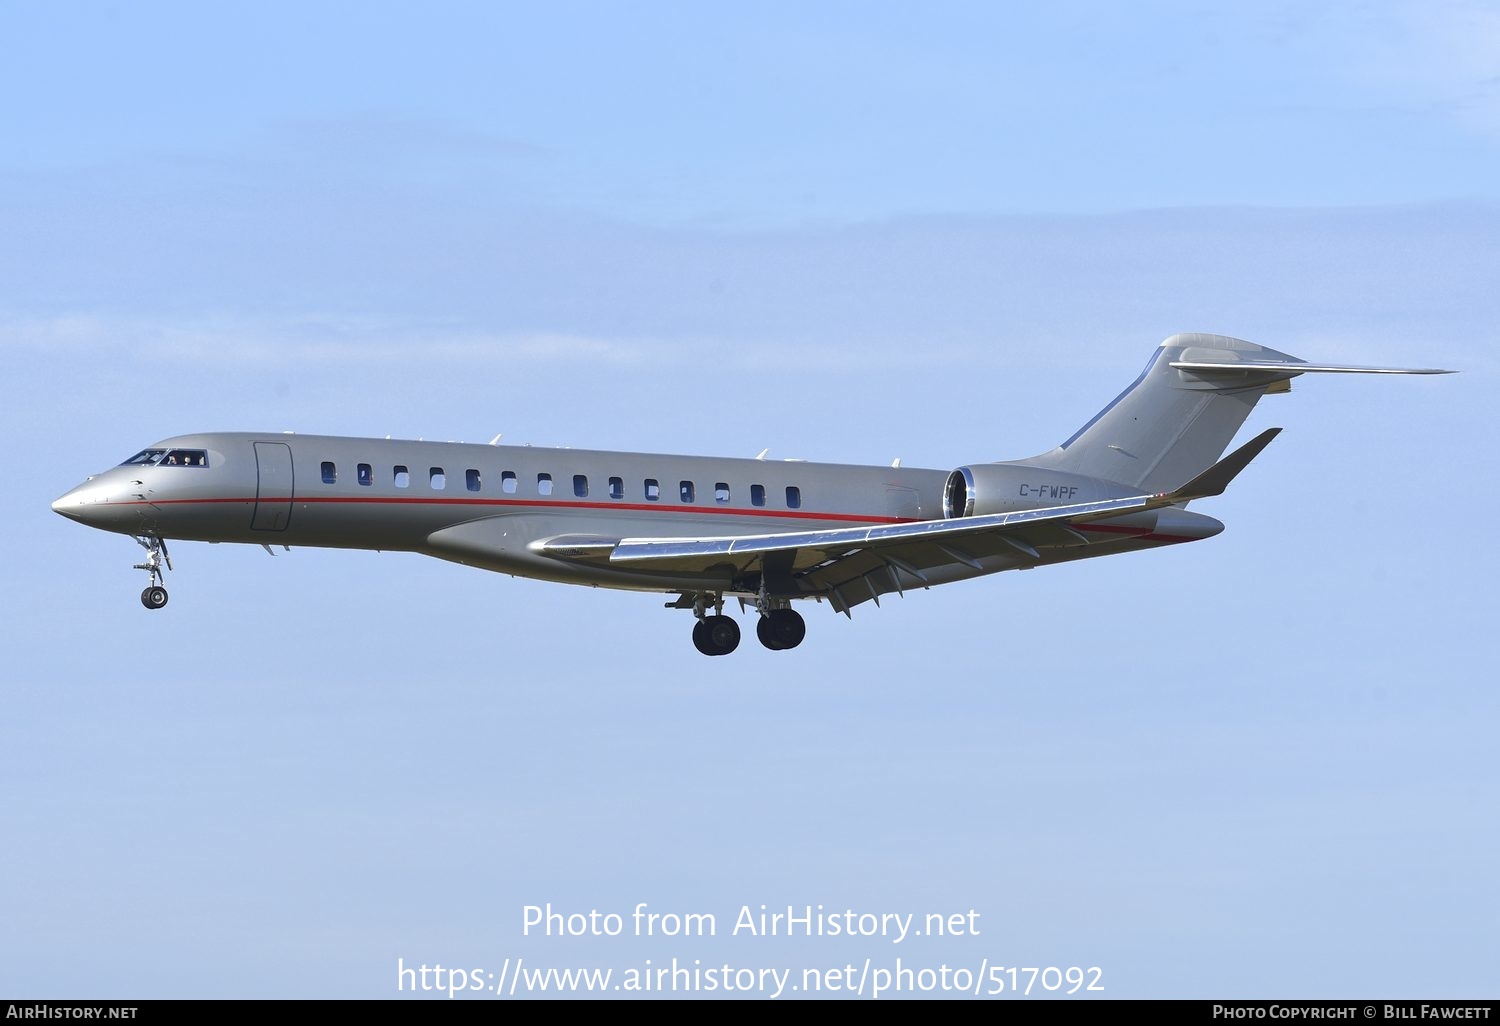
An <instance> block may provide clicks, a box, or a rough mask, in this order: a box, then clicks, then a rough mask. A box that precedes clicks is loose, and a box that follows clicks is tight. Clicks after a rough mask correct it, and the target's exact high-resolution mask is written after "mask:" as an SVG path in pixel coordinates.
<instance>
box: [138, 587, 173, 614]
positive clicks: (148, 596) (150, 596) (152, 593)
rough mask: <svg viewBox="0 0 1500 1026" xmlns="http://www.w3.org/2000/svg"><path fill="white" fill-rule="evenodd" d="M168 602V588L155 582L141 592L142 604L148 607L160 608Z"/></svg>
mask: <svg viewBox="0 0 1500 1026" xmlns="http://www.w3.org/2000/svg"><path fill="white" fill-rule="evenodd" d="M166 604H167V589H166V588H163V587H162V586H161V585H159V584H153V585H152V586H151V587H149V588H147V589H146V590H145V591H143V592H141V605H143V606H145V607H146V608H147V609H160V608H161V607H162V606H164V605H166Z"/></svg>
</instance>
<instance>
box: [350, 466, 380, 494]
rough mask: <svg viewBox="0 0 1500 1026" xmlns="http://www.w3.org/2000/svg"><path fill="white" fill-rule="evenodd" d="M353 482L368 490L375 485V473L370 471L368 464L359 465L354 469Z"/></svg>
mask: <svg viewBox="0 0 1500 1026" xmlns="http://www.w3.org/2000/svg"><path fill="white" fill-rule="evenodd" d="M354 480H356V481H358V482H359V483H360V484H362V485H364V486H365V487H367V488H368V487H369V486H370V485H372V484H374V483H375V471H374V470H372V469H370V465H369V464H368V463H361V464H360V465H359V466H357V467H355V468H354Z"/></svg>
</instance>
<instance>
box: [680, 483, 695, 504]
mask: <svg viewBox="0 0 1500 1026" xmlns="http://www.w3.org/2000/svg"><path fill="white" fill-rule="evenodd" d="M695 494H696V491H695V489H694V488H693V482H691V481H679V482H678V484H677V497H678V498H680V499H681V500H682V501H683V502H692V501H693V496H694V495H695Z"/></svg>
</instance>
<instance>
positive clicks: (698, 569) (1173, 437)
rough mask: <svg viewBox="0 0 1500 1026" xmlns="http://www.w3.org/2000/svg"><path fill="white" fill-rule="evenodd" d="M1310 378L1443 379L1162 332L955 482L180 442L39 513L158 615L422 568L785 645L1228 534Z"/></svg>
mask: <svg viewBox="0 0 1500 1026" xmlns="http://www.w3.org/2000/svg"><path fill="white" fill-rule="evenodd" d="M1312 373H1373V374H1446V373H1450V372H1449V371H1443V370H1437V369H1414V368H1397V367H1359V366H1347V365H1339V364H1313V363H1308V362H1306V361H1303V360H1299V359H1297V358H1296V357H1292V356H1288V355H1286V354H1285V353H1280V352H1277V351H1276V350H1273V349H1268V348H1265V347H1263V346H1259V345H1255V344H1254V343H1251V342H1245V341H1242V340H1240V339H1234V338H1229V337H1226V336H1222V335H1208V334H1179V335H1173V336H1172V337H1171V338H1168V339H1167V340H1166V341H1164V342H1162V343H1161V345H1160V346H1159V347H1158V348H1157V349H1156V351H1155V352H1154V353H1153V354H1152V356H1151V359H1150V360H1149V361H1148V362H1147V364H1146V368H1145V370H1143V371H1142V372H1141V374H1140V376H1139V377H1137V378H1136V379H1135V381H1133V382H1132V383H1131V384H1130V385H1129V387H1127V388H1126V389H1125V391H1123V392H1121V393H1120V395H1119V396H1118V397H1116V398H1115V400H1114V401H1113V402H1111V403H1110V404H1109V405H1108V406H1106V407H1104V409H1102V410H1100V411H1099V412H1098V413H1097V414H1095V415H1094V417H1093V418H1091V419H1090V420H1089V421H1088V422H1087V423H1086V424H1084V425H1083V427H1081V428H1079V429H1078V431H1076V432H1075V433H1074V434H1073V436H1072V437H1071V438H1069V439H1068V440H1067V441H1065V442H1063V443H1062V444H1061V445H1059V446H1058V447H1057V448H1055V449H1053V450H1051V451H1050V452H1046V453H1043V454H1042V455H1040V456H1035V457H1032V458H1030V459H1022V460H1012V461H1009V462H1003V463H970V464H967V465H965V466H961V467H958V468H957V469H954V470H923V469H918V468H913V467H903V466H900V465H899V463H900V461H897V462H896V463H894V464H892V465H891V466H875V467H867V466H848V465H838V464H827V463H812V462H803V461H773V460H767V459H764V456H765V453H762V454H761V457H758V458H755V459H717V458H710V457H701V456H670V455H657V454H651V453H635V452H605V451H593V450H583V449H552V448H541V447H533V446H514V445H500V444H498V441H499V439H498V438H497V439H496V440H495V441H494V442H491V443H490V444H488V445H472V444H461V443H453V442H425V441H402V440H393V439H389V438H384V439H381V438H338V437H330V436H322V435H299V434H290V433H282V434H277V433H254V432H233V433H229V432H215V433H209V434H197V435H180V436H178V437H175V438H168V439H166V440H164V441H160V442H157V443H155V444H154V445H151V446H149V447H147V448H145V449H142V450H141V451H140V452H138V453H136V454H135V455H133V456H131V457H130V458H129V459H127V460H126V461H125V462H124V463H122V464H120V465H119V466H118V467H115V468H113V469H112V470H107V471H104V472H103V473H100V474H96V475H94V476H92V477H90V478H88V480H86V481H85V482H84V483H83V484H81V485H79V486H78V487H77V488H74V489H73V490H72V491H70V492H68V493H67V494H66V495H64V496H62V497H61V498H60V499H58V500H57V501H56V502H54V503H53V504H52V508H53V509H54V510H55V511H57V512H58V513H60V514H62V515H63V516H65V517H68V518H70V519H73V520H77V521H79V522H80V523H83V524H87V525H89V526H90V527H97V528H100V529H102V530H106V531H114V532H117V533H119V534H128V535H131V536H132V537H134V538H135V540H136V541H137V542H138V543H139V544H140V545H141V546H142V547H143V548H144V549H145V550H146V557H145V560H144V561H143V562H141V563H138V564H136V567H135V568H136V569H138V570H144V571H145V572H146V573H148V574H149V575H150V584H149V585H148V586H147V587H146V588H145V590H144V591H142V592H141V603H142V604H143V605H144V606H145V607H146V608H147V609H161V608H162V607H163V606H165V605H166V604H167V591H166V588H165V587H163V582H164V576H163V569H164V568H165V569H168V570H170V569H171V565H172V564H171V556H170V555H169V553H168V549H167V540H168V539H171V540H173V541H179V540H190V541H208V542H242V543H249V544H256V545H261V546H264V547H265V548H266V550H267V551H268V552H270V551H272V549H271V546H272V545H273V544H274V545H279V546H282V547H283V548H287V549H289V548H290V547H291V546H293V545H298V546H324V547H330V548H352V549H380V550H399V551H408V552H418V553H422V554H424V555H429V556H436V557H438V558H440V559H446V560H451V561H453V562H456V563H462V564H464V565H466V566H475V567H480V568H483V569H486V570H494V571H499V572H501V573H508V574H513V575H517V576H522V577H534V578H539V579H542V580H547V581H557V582H561V583H565V584H581V585H591V586H596V587H606V588H620V589H628V590H634V591H649V592H660V593H666V594H670V595H675V596H676V598H675V599H674V600H672V601H669V602H668V603H667V607H668V608H676V609H685V610H687V609H690V610H692V613H693V616H694V618H695V623H694V626H693V643H694V645H695V646H696V647H697V648H698V650H699V651H700V652H702V653H703V654H705V655H710V656H719V655H727V654H728V653H730V652H732V651H734V649H735V648H736V646H738V644H739V641H740V628H739V625H738V623H737V622H736V621H735V619H734V618H733V617H731V616H729V615H727V614H725V612H724V605H725V600H726V599H737V600H738V602H739V605H740V608H741V611H744V610H745V609H747V608H749V607H750V606H753V608H754V610H755V612H756V613H757V614H758V618H757V623H756V636H757V637H758V638H759V640H760V642H761V644H763V645H764V646H765V647H766V648H768V649H771V650H773V651H780V650H786V649H792V648H796V647H797V646H798V645H799V644H800V643H801V642H802V639H803V637H804V635H805V633H806V624H805V622H804V620H803V618H802V616H801V614H800V613H799V612H797V610H795V609H794V608H792V604H793V603H794V602H798V601H806V600H812V601H815V602H820V603H821V602H826V603H827V604H828V605H829V606H830V607H831V608H832V609H834V610H835V611H836V612H840V613H843V614H845V615H846V616H848V615H850V611H851V610H852V609H853V608H854V607H855V606H858V605H860V604H862V603H864V602H867V601H868V602H874V603H875V604H876V605H879V603H880V597H881V596H882V595H887V594H890V593H892V592H895V593H898V594H904V593H905V592H907V591H911V590H913V589H920V588H930V587H933V586H935V585H939V584H947V583H949V582H952V581H961V580H966V579H969V578H973V577H980V576H983V575H986V574H993V573H998V572H1000V571H1002V570H1021V569H1028V568H1032V567H1037V566H1045V565H1050V564H1053V563H1061V562H1065V561H1069V560H1075V559H1087V558H1090V557H1093V556H1108V555H1114V554H1116V553H1122V552H1134V551H1137V550H1142V549H1153V548H1158V547H1161V546H1165V545H1177V544H1181V543H1183V542H1190V541H1197V540H1199V539H1202V538H1209V537H1212V536H1214V535H1216V534H1218V533H1219V532H1220V531H1222V530H1223V529H1224V525H1223V524H1221V523H1220V522H1219V521H1217V520H1215V519H1213V518H1212V517H1209V516H1205V515H1204V514H1202V513H1197V512H1194V511H1190V510H1188V509H1187V506H1188V504H1189V503H1190V502H1194V501H1196V500H1198V499H1205V498H1209V497H1211V496H1215V495H1219V494H1221V493H1222V492H1223V491H1224V489H1225V488H1226V487H1227V486H1228V484H1229V483H1230V481H1231V480H1233V479H1234V478H1235V476H1237V475H1238V474H1239V473H1240V471H1242V470H1244V468H1245V467H1246V465H1247V464H1249V462H1250V461H1251V460H1252V459H1254V458H1255V457H1256V456H1257V455H1259V453H1260V452H1261V450H1263V449H1264V448H1265V447H1266V446H1267V445H1268V444H1270V442H1271V440H1272V439H1273V438H1274V437H1275V436H1276V434H1277V433H1278V432H1279V431H1280V430H1281V429H1280V428H1272V429H1270V430H1268V431H1264V432H1262V433H1261V434H1259V435H1257V436H1255V437H1254V438H1252V439H1250V440H1249V441H1248V442H1246V443H1245V444H1243V445H1241V446H1240V447H1239V448H1237V449H1236V450H1235V451H1234V452H1232V453H1231V454H1230V455H1228V456H1226V457H1224V458H1222V459H1220V456H1221V455H1222V454H1223V452H1224V450H1225V449H1226V448H1227V447H1228V445H1229V442H1230V441H1231V440H1232V439H1233V437H1234V435H1235V433H1236V432H1237V431H1238V430H1239V428H1240V426H1241V425H1242V424H1243V423H1244V421H1245V419H1246V417H1247V416H1249V414H1250V411H1251V409H1252V408H1253V407H1254V406H1255V404H1256V402H1257V401H1258V400H1259V399H1260V398H1261V396H1264V395H1275V394H1278V393H1282V392H1286V391H1289V390H1290V387H1291V380H1292V379H1293V378H1295V377H1297V376H1298V375H1301V374H1312Z"/></svg>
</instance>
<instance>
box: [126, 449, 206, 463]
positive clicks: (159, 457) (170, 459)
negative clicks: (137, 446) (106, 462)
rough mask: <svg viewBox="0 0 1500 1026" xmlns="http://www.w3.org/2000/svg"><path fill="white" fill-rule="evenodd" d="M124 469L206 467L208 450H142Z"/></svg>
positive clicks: (129, 460)
mask: <svg viewBox="0 0 1500 1026" xmlns="http://www.w3.org/2000/svg"><path fill="white" fill-rule="evenodd" d="M120 466H122V467H206V466H208V451H207V450H206V449H142V450H141V451H140V452H138V453H136V454H135V455H134V456H132V457H130V459H128V460H126V461H125V462H124V463H121V464H120Z"/></svg>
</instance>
